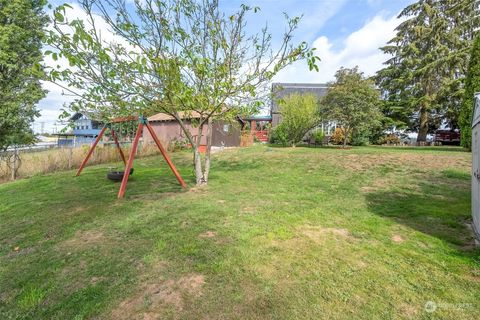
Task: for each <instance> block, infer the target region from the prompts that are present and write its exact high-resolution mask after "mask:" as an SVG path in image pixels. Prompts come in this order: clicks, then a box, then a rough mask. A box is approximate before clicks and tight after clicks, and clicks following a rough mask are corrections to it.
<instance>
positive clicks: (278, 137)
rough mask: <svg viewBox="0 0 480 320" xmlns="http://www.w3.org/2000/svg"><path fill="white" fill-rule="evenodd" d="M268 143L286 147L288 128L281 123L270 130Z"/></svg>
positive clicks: (287, 143)
mask: <svg viewBox="0 0 480 320" xmlns="http://www.w3.org/2000/svg"><path fill="white" fill-rule="evenodd" d="M270 143H275V144H281V145H282V146H284V147H286V146H288V145H289V141H288V129H287V127H286V126H285V125H283V124H282V123H281V124H279V125H278V126H277V127H275V128H274V129H272V130H271V131H270Z"/></svg>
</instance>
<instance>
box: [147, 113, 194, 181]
mask: <svg viewBox="0 0 480 320" xmlns="http://www.w3.org/2000/svg"><path fill="white" fill-rule="evenodd" d="M146 126H147V129H148V131H149V132H150V135H151V136H152V138H153V140H155V143H156V144H157V147H158V149H160V152H161V153H162V156H163V158H164V159H165V161H166V162H167V163H168V166H169V167H170V169H172V171H173V174H174V175H175V177H176V178H177V180H178V182H180V185H181V186H182V187H183V188H186V187H187V184H186V183H185V181H183V179H182V176H181V175H180V173H178V171H177V168H175V165H174V164H173V162H172V161H171V160H170V157H169V156H168V154H167V151H166V150H165V148H164V147H163V145H162V143H161V142H160V139H158V137H157V134H156V133H155V131H154V130H153V128H152V126H151V125H150V123H148V122H147V124H146Z"/></svg>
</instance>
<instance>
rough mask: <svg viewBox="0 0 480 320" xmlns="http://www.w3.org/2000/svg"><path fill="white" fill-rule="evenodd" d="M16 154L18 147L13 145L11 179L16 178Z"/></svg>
mask: <svg viewBox="0 0 480 320" xmlns="http://www.w3.org/2000/svg"><path fill="white" fill-rule="evenodd" d="M17 156H18V149H17V147H16V146H15V148H14V149H13V161H12V162H13V163H12V180H15V179H16V178H17Z"/></svg>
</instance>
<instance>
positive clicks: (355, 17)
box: [34, 0, 413, 132]
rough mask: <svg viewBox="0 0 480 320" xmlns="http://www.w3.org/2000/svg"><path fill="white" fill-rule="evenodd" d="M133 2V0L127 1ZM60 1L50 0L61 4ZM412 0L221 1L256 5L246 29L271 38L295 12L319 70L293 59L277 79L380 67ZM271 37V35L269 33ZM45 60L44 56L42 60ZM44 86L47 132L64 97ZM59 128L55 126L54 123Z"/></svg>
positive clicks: (317, 78) (299, 37)
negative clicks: (266, 31)
mask: <svg viewBox="0 0 480 320" xmlns="http://www.w3.org/2000/svg"><path fill="white" fill-rule="evenodd" d="M131 1H133V0H131ZM63 2H64V1H53V4H60V3H63ZM412 2H413V0H243V1H242V0H220V5H221V7H222V9H223V10H224V11H225V12H227V13H230V12H233V11H235V10H236V9H238V8H239V6H240V5H241V4H242V3H245V4H248V5H252V6H259V7H260V8H261V11H260V12H259V13H257V14H252V15H250V19H249V23H248V28H249V29H250V31H251V32H255V31H256V30H259V29H260V28H262V27H263V26H264V25H265V23H267V24H268V26H269V30H270V32H271V33H273V34H274V35H276V36H277V37H276V39H278V38H279V37H281V35H282V33H283V31H284V29H285V27H284V26H285V24H284V21H285V20H284V18H283V12H287V13H288V14H289V15H290V16H292V17H293V16H300V15H302V14H303V19H302V21H301V23H300V27H299V30H298V32H297V33H296V36H295V40H296V41H298V42H301V41H307V42H308V43H309V44H310V45H311V46H313V47H315V48H317V51H316V52H317V55H318V56H319V57H320V58H321V59H322V61H321V63H320V65H319V66H320V71H319V72H318V73H316V72H309V71H308V69H307V68H306V66H305V63H304V62H303V63H296V64H294V65H292V66H290V67H289V68H288V69H286V70H284V71H282V72H281V73H280V74H279V75H278V76H277V77H276V78H275V79H274V80H275V81H278V82H328V81H331V80H332V79H333V75H334V73H335V71H336V70H337V69H338V68H340V67H341V66H345V67H353V66H355V65H358V66H359V67H360V69H361V70H362V71H364V72H365V73H366V74H367V75H372V74H374V73H375V71H377V70H379V69H380V68H381V67H382V62H383V61H385V60H386V58H387V57H386V56H385V55H383V53H382V52H381V51H380V50H379V49H378V48H379V47H381V46H383V45H384V44H385V43H386V42H387V41H388V40H389V39H391V38H392V36H393V35H394V28H395V27H396V26H397V25H398V24H399V21H398V20H397V19H396V16H397V15H398V13H399V12H400V11H401V10H402V9H403V8H404V7H406V6H407V5H408V4H410V3H412ZM274 39H275V37H274ZM46 63H47V64H48V63H49V62H48V60H47V61H46ZM44 87H45V88H46V89H47V90H49V91H50V92H49V94H48V95H47V97H46V98H45V99H43V100H42V101H41V102H40V103H39V109H40V112H41V117H40V118H39V119H38V120H37V121H36V123H35V126H34V129H35V131H37V132H38V131H39V130H40V128H41V123H42V122H43V123H44V124H43V126H44V129H45V131H47V132H51V131H52V130H53V129H54V127H55V122H56V120H57V119H58V115H59V114H60V108H62V105H63V104H64V103H67V102H68V98H67V97H65V96H63V95H62V93H61V89H59V88H58V87H57V86H55V85H54V84H51V83H45V84H44ZM57 127H58V128H60V126H57Z"/></svg>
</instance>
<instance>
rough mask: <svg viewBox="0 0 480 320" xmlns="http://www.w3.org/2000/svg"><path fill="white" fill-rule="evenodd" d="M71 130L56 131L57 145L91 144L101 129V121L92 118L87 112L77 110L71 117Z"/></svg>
mask: <svg viewBox="0 0 480 320" xmlns="http://www.w3.org/2000/svg"><path fill="white" fill-rule="evenodd" d="M70 122H71V123H72V130H71V131H70V132H66V133H58V134H57V136H58V146H72V145H73V146H78V145H82V144H91V143H93V141H95V138H96V137H98V135H99V134H100V131H101V130H102V127H103V123H101V122H99V121H96V120H93V119H92V117H91V116H90V115H89V113H87V112H77V113H75V114H74V115H73V116H72V117H71V118H70Z"/></svg>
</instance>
